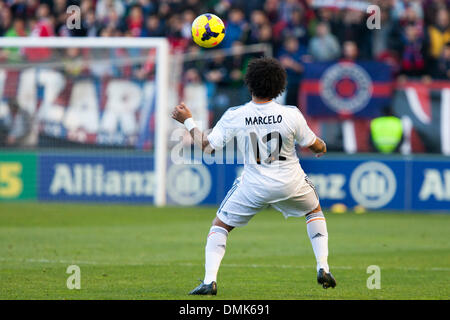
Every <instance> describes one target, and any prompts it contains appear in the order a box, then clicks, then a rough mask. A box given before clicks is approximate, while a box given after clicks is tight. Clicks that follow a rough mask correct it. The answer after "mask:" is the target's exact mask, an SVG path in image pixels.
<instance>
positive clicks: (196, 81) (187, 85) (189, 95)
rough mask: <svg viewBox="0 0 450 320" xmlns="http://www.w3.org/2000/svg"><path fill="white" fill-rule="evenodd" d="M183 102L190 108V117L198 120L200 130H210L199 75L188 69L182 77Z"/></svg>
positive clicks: (203, 90) (203, 91) (204, 88)
mask: <svg viewBox="0 0 450 320" xmlns="http://www.w3.org/2000/svg"><path fill="white" fill-rule="evenodd" d="M183 97H184V98H183V101H184V102H185V103H186V104H188V105H189V106H190V107H191V106H192V107H191V111H192V115H193V116H194V117H195V119H198V126H199V127H200V129H201V130H206V129H209V128H210V124H209V116H208V95H207V89H206V86H205V84H204V83H203V81H202V78H201V76H200V73H199V72H198V70H196V69H189V70H187V71H186V73H185V75H184V89H183Z"/></svg>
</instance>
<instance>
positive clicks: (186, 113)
mask: <svg viewBox="0 0 450 320" xmlns="http://www.w3.org/2000/svg"><path fill="white" fill-rule="evenodd" d="M172 118H173V119H175V120H177V121H178V122H180V123H184V121H185V120H186V119H189V118H192V113H191V110H189V108H188V107H186V105H185V104H184V102H181V103H180V104H179V105H177V106H176V107H175V108H174V109H173V111H172Z"/></svg>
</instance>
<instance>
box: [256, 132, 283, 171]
mask: <svg viewBox="0 0 450 320" xmlns="http://www.w3.org/2000/svg"><path fill="white" fill-rule="evenodd" d="M272 139H275V141H276V143H277V145H276V148H275V150H274V151H273V152H270V150H269V152H270V154H269V157H268V158H267V159H265V160H264V163H267V164H270V163H272V162H273V161H277V160H279V161H284V160H286V157H284V156H281V155H280V151H281V147H282V145H283V139H282V138H281V134H280V133H279V132H277V131H274V132H270V133H268V134H266V135H265V136H264V137H263V138H262V142H263V143H264V144H267V142H269V141H270V140H272ZM250 141H251V145H252V148H253V154H254V155H255V158H256V163H257V164H261V154H260V151H259V143H258V136H257V135H256V133H255V132H250Z"/></svg>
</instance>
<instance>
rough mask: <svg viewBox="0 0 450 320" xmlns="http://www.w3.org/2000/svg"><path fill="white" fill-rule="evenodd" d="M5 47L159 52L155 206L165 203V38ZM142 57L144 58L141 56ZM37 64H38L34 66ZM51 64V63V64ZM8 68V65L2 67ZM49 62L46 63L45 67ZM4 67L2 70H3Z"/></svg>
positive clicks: (20, 41) (2, 43) (8, 41)
mask: <svg viewBox="0 0 450 320" xmlns="http://www.w3.org/2000/svg"><path fill="white" fill-rule="evenodd" d="M6 48H19V49H22V48H48V49H52V48H58V49H63V48H93V49H97V48H98V49H102V48H103V49H113V48H121V49H151V48H155V49H156V63H155V66H156V71H155V90H156V97H155V99H156V100H155V101H156V104H155V119H154V121H155V133H154V135H155V136H154V159H155V160H154V161H155V163H154V174H155V180H156V181H155V191H154V203H155V205H157V206H163V205H165V203H166V172H167V170H166V166H167V123H168V121H169V119H168V101H169V44H168V41H167V39H166V38H139V39H137V38H121V37H117V38H75V37H70V38H69V37H58V38H57V37H46V38H37V37H24V38H7V37H3V38H0V49H6ZM141 58H142V57H141ZM35 64H38V63H35ZM50 64H51V62H50ZM3 65H4V66H5V67H8V64H3ZM45 65H46V62H44V63H43V66H45ZM0 68H2V67H0Z"/></svg>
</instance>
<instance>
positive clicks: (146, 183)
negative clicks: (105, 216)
mask: <svg viewBox="0 0 450 320" xmlns="http://www.w3.org/2000/svg"><path fill="white" fill-rule="evenodd" d="M54 169H55V171H54V175H53V178H52V181H51V183H50V190H49V192H50V194H52V195H57V194H60V193H61V192H64V193H66V194H68V195H77V196H81V195H86V196H90V195H92V196H102V195H104V196H149V197H151V196H153V195H154V192H155V175H154V172H153V171H131V170H125V171H118V170H105V168H104V166H103V165H101V164H82V163H76V164H73V165H69V164H67V163H57V164H55V166H54Z"/></svg>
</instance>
